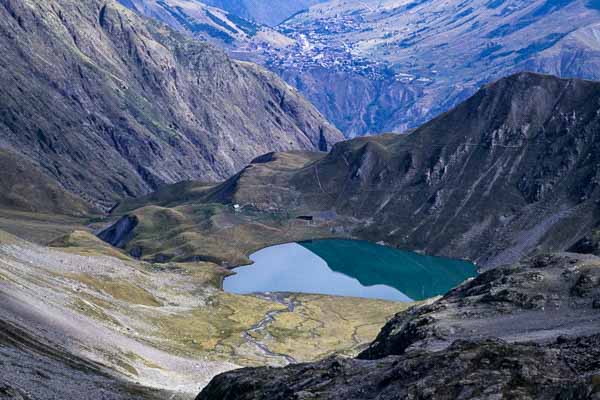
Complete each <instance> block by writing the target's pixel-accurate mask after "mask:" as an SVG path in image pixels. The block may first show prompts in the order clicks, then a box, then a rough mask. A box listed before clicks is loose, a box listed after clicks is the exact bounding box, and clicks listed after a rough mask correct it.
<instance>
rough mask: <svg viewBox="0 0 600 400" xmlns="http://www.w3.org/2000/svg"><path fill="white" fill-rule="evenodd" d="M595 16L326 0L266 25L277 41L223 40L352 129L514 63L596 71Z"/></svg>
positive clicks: (443, 100) (568, 8)
mask: <svg viewBox="0 0 600 400" xmlns="http://www.w3.org/2000/svg"><path fill="white" fill-rule="evenodd" d="M139 1H146V0H139ZM161 3H164V2H161ZM167 3H168V1H167ZM172 3H173V4H175V3H177V2H172ZM179 3H181V1H179ZM187 3H188V4H195V5H196V7H197V4H198V2H197V1H195V0H187ZM213 3H218V2H213ZM229 3H231V2H229ZM238 3H240V4H241V3H244V4H245V2H238ZM278 3H279V2H278ZM281 3H283V4H286V3H288V2H281ZM300 3H301V2H299V3H298V4H300ZM228 9H229V10H231V8H228ZM180 10H181V11H182V12H184V11H185V8H184V7H182V8H180ZM185 14H186V15H187V17H189V18H192V19H193V18H194V15H195V14H194V13H191V12H189V13H188V12H186V13H185ZM243 15H244V16H246V17H248V18H251V17H252V15H250V14H248V13H243ZM599 16H600V6H599V5H598V4H597V2H596V1H593V0H466V1H464V0H446V1H434V0H424V1H423V0H332V1H328V2H324V3H319V4H314V5H312V6H311V7H310V8H308V9H307V10H306V11H304V12H299V13H297V14H294V15H292V14H291V13H290V18H288V19H287V20H285V21H283V22H281V23H280V24H278V25H276V26H273V29H272V30H271V32H272V33H271V34H270V35H269V36H270V37H273V36H275V35H277V34H278V37H279V39H278V40H277V41H276V43H273V42H274V41H273V40H265V39H263V38H262V37H263V36H264V33H262V32H263V31H264V30H265V29H267V28H266V27H264V28H263V31H261V34H260V35H258V34H257V35H256V36H255V37H256V39H255V40H253V41H251V42H250V43H248V41H236V40H231V42H232V43H233V45H232V46H228V47H230V48H231V50H230V51H231V54H232V55H234V56H235V57H240V58H243V59H251V60H253V61H255V62H258V63H261V64H262V65H265V66H267V67H268V68H269V69H271V70H272V71H274V72H276V73H277V74H278V75H280V76H281V77H283V78H284V79H285V80H286V81H287V82H288V83H290V84H291V85H293V86H295V87H296V88H297V89H298V90H299V91H300V92H301V93H303V94H304V95H305V96H306V97H307V98H308V99H309V100H310V101H312V102H313V104H315V106H316V107H317V108H318V109H319V110H320V111H321V113H323V115H325V116H326V117H327V118H328V119H329V120H330V121H331V122H332V123H334V124H335V125H336V126H337V127H338V129H340V130H341V131H342V132H343V133H344V134H345V136H346V137H354V136H360V135H364V134H373V133H381V132H404V131H407V130H410V129H412V128H416V127H418V126H419V125H421V124H423V123H425V122H427V121H428V120H430V119H431V118H433V117H434V116H436V115H438V114H440V113H442V112H444V111H447V110H449V109H450V108H452V107H453V106H455V105H457V104H458V103H459V102H461V101H463V100H465V99H466V98H467V97H469V96H470V95H472V94H473V93H475V91H477V90H478V89H479V87H481V86H482V85H483V84H486V83H491V82H492V81H495V80H497V79H499V78H502V77H505V76H508V75H510V74H512V73H515V72H519V71H523V70H527V71H533V72H541V73H550V74H553V75H556V76H561V77H579V78H586V79H600V72H598V71H600V67H599V63H600V61H599V60H600V47H599V46H598V35H600V33H599V32H600V26H599V25H598V18H599ZM254 20H257V21H261V19H260V17H258V18H256V19H254ZM165 21H166V22H167V23H169V21H168V20H166V19H165ZM221 25H223V26H227V27H229V28H231V30H233V31H242V30H243V27H239V28H236V27H235V26H232V25H231V24H229V25H225V24H221ZM220 29H223V28H220ZM182 30H183V31H188V32H190V29H189V28H185V27H183V29H182ZM191 33H194V32H193V30H192V32H191ZM204 36H207V35H206V34H204ZM282 36H283V37H286V38H287V40H284V39H283V37H282Z"/></svg>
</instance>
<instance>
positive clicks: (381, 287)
mask: <svg viewBox="0 0 600 400" xmlns="http://www.w3.org/2000/svg"><path fill="white" fill-rule="evenodd" d="M250 259H251V260H252V261H253V262H254V264H252V265H247V266H243V267H239V268H236V269H235V272H236V274H235V275H232V276H229V277H227V278H225V281H224V282H223V289H224V290H225V291H227V292H230V293H238V294H249V293H260V292H298V293H316V294H330V295H339V296H352V297H367V298H376V299H385V300H394V301H411V300H423V299H426V298H429V297H433V296H437V295H441V294H445V293H447V292H448V291H449V290H450V289H452V288H453V287H455V286H457V285H458V284H460V283H461V282H463V281H464V280H466V279H467V278H470V277H474V276H476V275H477V272H476V267H475V266H474V265H473V264H471V263H469V262H466V261H462V260H452V259H448V258H441V257H430V256H424V255H420V254H417V253H412V252H408V251H401V250H396V249H393V248H391V247H386V246H380V245H377V244H373V243H369V242H363V241H355V240H338V239H332V240H314V241H307V242H300V243H287V244H282V245H277V246H271V247H267V248H265V249H262V250H260V251H258V252H256V253H254V254H252V255H251V256H250Z"/></svg>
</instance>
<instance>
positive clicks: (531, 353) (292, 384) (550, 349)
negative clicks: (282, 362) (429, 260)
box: [198, 254, 600, 400]
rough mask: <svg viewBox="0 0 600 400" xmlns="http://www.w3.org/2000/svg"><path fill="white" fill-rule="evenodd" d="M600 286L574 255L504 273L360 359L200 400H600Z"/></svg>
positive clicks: (226, 383) (409, 319) (472, 286)
mask: <svg viewBox="0 0 600 400" xmlns="http://www.w3.org/2000/svg"><path fill="white" fill-rule="evenodd" d="M598 278H600V259H599V258H597V257H592V256H590V257H586V256H578V255H573V254H561V255H545V256H539V257H536V258H533V259H531V260H528V261H526V262H523V263H520V264H517V265H515V266H512V267H505V268H499V269H496V270H494V271H490V272H486V273H484V274H482V275H481V276H479V277H478V278H476V279H475V280H472V281H470V282H467V283H465V284H463V285H462V286H460V287H459V288H457V289H455V290H454V291H453V292H451V293H449V294H448V295H446V296H444V297H443V298H442V299H440V300H438V301H435V302H433V303H432V304H429V305H426V306H422V307H417V308H414V309H412V310H410V311H408V312H405V313H401V314H399V315H397V316H396V317H395V318H394V319H393V320H392V321H390V322H389V323H388V324H387V325H386V326H385V327H384V329H383V330H382V331H381V333H380V335H379V337H378V338H377V340H376V341H375V342H374V343H373V345H372V346H371V347H370V348H369V349H368V350H367V351H366V352H364V353H363V354H362V355H361V356H359V358H358V359H355V360H348V359H329V360H325V361H322V362H318V363H313V364H299V365H292V366H289V367H286V368H283V369H277V368H258V369H242V370H237V371H233V372H229V373H225V374H223V375H220V376H218V377H216V378H215V379H214V380H213V381H212V382H211V384H210V385H209V386H208V387H207V388H206V389H204V390H203V391H202V393H200V395H199V396H198V400H213V399H223V400H227V399H242V400H250V399H252V400H254V399H281V400H284V399H285V400H287V399H290V400H291V399H357V400H358V399H361V400H364V399H379V400H387V399H390V400H391V399H398V398H407V399H428V398H431V399H457V398H460V399H498V398H519V399H597V398H598V396H600V380H599V376H600V375H599V374H600V363H599V362H598V359H599V356H600V353H599V351H600V347H598V346H599V344H600V336H599V335H598V334H597V331H598V327H600V315H599V314H598V313H597V310H593V308H592V301H591V298H590V296H593V295H594V294H593V293H595V292H597V291H598V290H600V286H598V281H597V279H598ZM581 287H584V292H585V293H587V294H586V296H587V297H581V296H580V293H579V288H581ZM588 288H590V289H589V292H588Z"/></svg>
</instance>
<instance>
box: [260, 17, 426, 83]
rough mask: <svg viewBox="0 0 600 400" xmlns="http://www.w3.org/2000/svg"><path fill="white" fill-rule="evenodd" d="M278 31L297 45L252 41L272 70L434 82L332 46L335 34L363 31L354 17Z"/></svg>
mask: <svg viewBox="0 0 600 400" xmlns="http://www.w3.org/2000/svg"><path fill="white" fill-rule="evenodd" d="M279 30H280V32H281V33H282V34H284V35H286V36H287V37H289V38H292V39H293V40H294V41H295V44H294V45H293V46H290V47H288V48H286V49H284V50H282V49H281V48H277V49H275V48H271V46H270V45H269V44H268V43H259V44H257V43H253V48H252V51H253V52H254V53H255V54H260V55H261V56H262V57H263V58H264V60H265V61H264V63H265V65H267V66H268V67H269V68H270V69H273V70H283V69H292V70H297V71H303V70H307V69H312V68H324V69H328V70H332V69H333V70H336V71H340V72H351V73H355V74H359V75H362V76H365V77H367V78H368V79H370V80H373V81H380V80H390V79H396V80H397V81H400V82H402V83H407V84H408V83H421V84H426V83H429V82H432V80H431V79H430V78H424V77H419V76H417V75H414V74H411V73H405V72H397V71H394V70H393V69H392V68H391V67H390V65H389V64H388V63H385V62H379V61H372V60H368V59H366V58H363V57H360V56H357V55H356V52H353V48H352V46H351V45H345V44H344V43H342V44H341V45H339V44H338V43H335V44H333V45H332V43H331V35H332V34H340V33H342V34H343V33H352V32H360V30H361V24H360V22H359V21H357V20H355V19H354V18H352V17H351V16H341V17H339V19H335V20H328V21H327V23H323V22H316V23H315V24H314V25H313V26H311V27H308V28H307V27H306V26H303V29H302V30H299V29H297V27H290V26H286V25H282V26H281V27H280V28H279Z"/></svg>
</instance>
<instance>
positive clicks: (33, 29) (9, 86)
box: [0, 0, 341, 208]
mask: <svg viewBox="0 0 600 400" xmlns="http://www.w3.org/2000/svg"><path fill="white" fill-rule="evenodd" d="M0 13H2V15H3V18H2V21H3V22H2V26H0V29H2V32H3V35H2V38H3V40H2V42H1V43H0V46H1V47H2V50H3V53H4V54H5V57H4V58H3V61H2V62H0V79H1V80H2V82H3V84H2V89H1V93H2V99H3V100H2V104H0V107H1V108H2V114H3V115H4V118H3V119H2V125H0V130H1V131H2V136H1V137H0V147H2V148H8V149H11V151H13V152H16V153H18V154H19V155H20V156H22V157H24V158H26V159H28V160H30V161H31V162H33V163H34V164H37V165H39V166H40V167H41V169H42V170H43V171H45V173H47V174H48V175H49V176H53V177H55V178H56V180H57V181H59V182H60V184H61V185H62V186H63V187H64V188H66V189H67V190H68V191H70V192H72V193H74V194H75V195H77V196H80V197H82V198H84V199H85V200H86V201H89V202H91V203H93V204H95V205H97V206H100V207H102V208H109V207H111V206H112V204H113V203H114V202H115V201H116V200H117V199H119V198H121V197H123V196H139V195H142V194H144V193H148V192H150V191H152V190H155V189H156V188H158V187H159V186H160V185H163V184H165V183H174V182H177V181H181V180H187V179H191V178H196V179H203V180H218V179H223V178H225V177H227V176H229V175H231V174H233V173H235V172H236V171H237V170H238V169H239V168H241V167H242V166H243V165H244V164H245V163H246V162H248V161H249V160H251V159H252V158H253V157H255V156H257V155H258V154H260V153H264V152H265V151H269V150H274V149H280V150H283V149H294V148H299V149H302V148H305V149H306V148H311V149H319V148H322V147H323V146H327V145H328V144H330V143H333V142H335V141H336V140H339V139H341V135H340V134H339V132H338V131H337V130H336V129H335V128H333V127H332V126H331V125H330V124H328V123H327V122H326V121H325V120H324V119H323V118H322V116H321V115H320V114H319V113H318V112H317V111H316V110H315V109H314V108H313V107H312V106H311V105H310V104H309V103H308V102H306V101H305V100H304V99H303V98H301V97H300V96H299V95H298V94H297V92H296V91H295V90H293V89H291V88H290V87H289V86H288V85H287V84H285V83H283V82H281V81H280V80H279V79H278V78H276V77H275V76H274V75H273V74H272V73H269V72H266V71H264V70H263V69H261V68H260V67H258V66H254V65H251V64H249V63H241V62H237V61H232V60H231V59H229V58H228V57H227V56H226V55H225V54H224V53H223V52H222V51H219V50H217V49H215V48H213V47H212V46H209V45H207V44H203V43H199V42H198V41H194V40H190V39H188V38H186V37H185V36H183V35H181V34H178V33H176V32H174V31H172V30H171V29H169V28H166V27H165V26H163V25H160V24H158V23H155V22H153V21H146V20H142V19H141V18H140V17H138V16H137V15H136V14H134V13H131V12H130V11H128V10H126V9H125V8H123V7H122V6H120V5H118V4H116V3H115V2H114V1H110V2H101V1H96V0H93V1H91V2H87V3H86V4H79V3H77V2H73V1H67V2H60V3H59V2H56V1H50V2H45V3H44V4H37V3H30V2H25V3H23V2H20V1H14V0H7V1H6V2H4V3H3V4H2V6H1V7H0ZM44 38H50V39H44Z"/></svg>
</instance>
